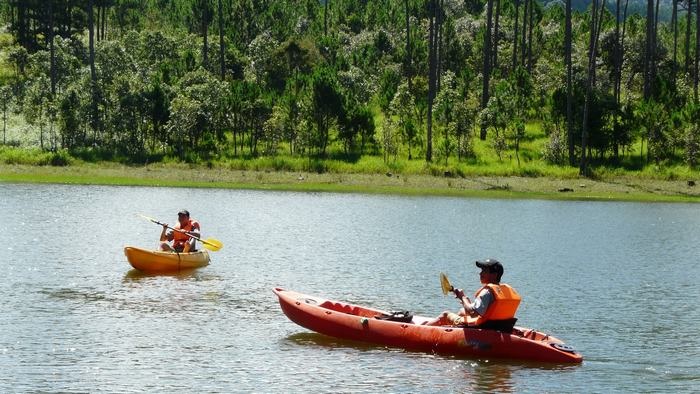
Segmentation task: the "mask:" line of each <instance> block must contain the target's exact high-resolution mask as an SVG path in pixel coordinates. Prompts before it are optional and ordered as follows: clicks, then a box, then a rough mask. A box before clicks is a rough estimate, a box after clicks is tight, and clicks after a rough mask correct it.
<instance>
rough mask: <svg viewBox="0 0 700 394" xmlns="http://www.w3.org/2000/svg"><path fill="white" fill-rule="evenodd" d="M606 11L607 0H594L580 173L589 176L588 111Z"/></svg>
mask: <svg viewBox="0 0 700 394" xmlns="http://www.w3.org/2000/svg"><path fill="white" fill-rule="evenodd" d="M649 1H653V0H649ZM598 9H600V15H597V13H598ZM604 11H605V0H603V3H602V4H600V7H598V0H593V4H592V7H591V18H592V20H593V21H595V22H594V23H592V24H591V36H590V41H589V45H590V46H589V51H588V81H587V83H586V98H585V101H584V104H583V127H582V129H581V165H580V167H579V175H582V176H588V152H587V149H588V112H589V109H590V105H591V99H592V97H591V96H593V87H594V82H595V77H594V75H595V68H596V67H595V66H596V52H597V50H598V48H597V47H598V36H599V34H600V27H601V25H602V24H603V23H602V22H603V12H604Z"/></svg>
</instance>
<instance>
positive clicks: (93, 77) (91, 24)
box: [87, 0, 99, 143]
mask: <svg viewBox="0 0 700 394" xmlns="http://www.w3.org/2000/svg"><path fill="white" fill-rule="evenodd" d="M87 11H88V13H87V14H88V15H87V16H88V36H89V38H88V46H89V51H90V85H91V93H92V129H93V131H94V133H95V141H94V142H95V143H97V132H98V130H99V126H98V124H99V122H98V119H97V116H98V114H97V72H96V71H95V18H94V6H93V0H88V10H87Z"/></svg>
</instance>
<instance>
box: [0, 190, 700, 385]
mask: <svg viewBox="0 0 700 394" xmlns="http://www.w3.org/2000/svg"><path fill="white" fill-rule="evenodd" d="M183 207H185V208H188V209H189V210H190V212H191V213H192V216H193V217H195V218H197V219H198V220H200V222H201V223H202V228H203V237H204V238H216V239H219V240H220V241H222V242H223V243H224V248H223V249H222V250H221V251H219V252H216V253H211V255H212V263H211V265H209V266H208V267H205V268H203V269H200V270H197V271H194V272H191V273H189V274H184V275H160V276H153V275H151V276H149V275H143V274H139V273H138V271H134V270H132V269H131V266H130V265H129V264H128V263H127V261H126V258H125V257H124V254H123V247H124V246H125V245H133V246H140V247H145V248H155V247H156V245H157V238H158V235H159V233H160V227H159V226H157V225H154V224H152V223H150V222H148V221H145V220H143V219H141V218H139V217H138V216H137V215H136V214H137V213H143V214H145V215H148V216H153V217H157V218H159V219H161V220H163V221H165V222H168V223H171V224H174V223H175V221H176V213H177V211H178V210H179V209H180V208H183ZM0 212H2V217H3V218H4V221H5V224H4V228H5V231H4V237H3V238H2V239H3V241H2V244H1V245H0V264H1V265H0V266H1V267H2V271H3V279H2V280H1V281H0V300H1V301H0V314H1V316H2V317H1V318H0V367H1V368H2V371H3V373H2V374H1V375H0V392H143V391H146V392H163V393H176V392H177V393H192V392H270V393H281V392H284V393H288V392H289V393H292V392H294V393H296V392H376V391H385V392H431V393H432V392H473V391H479V392H483V391H497V392H514V393H516V392H517V393H521V392H606V393H608V392H669V393H677V392H691V391H696V392H697V390H698V388H700V329H699V328H698V326H699V324H700V309H699V308H698V306H697V303H698V299H699V298H700V285H699V284H698V279H700V268H698V265H699V261H698V245H700V231H698V230H699V229H700V204H642V203H604V202H560V201H536V200H485V199H458V198H436V197H393V196H368V195H354V194H317V193H284V192H264V191H237V190H218V189H212V190H205V189H184V188H183V189H172V188H146V187H103V186H62V185H15V184H0ZM484 257H496V258H498V259H499V260H501V261H502V262H503V263H504V265H505V269H506V272H505V275H504V277H503V280H504V282H507V283H510V284H512V285H513V286H515V287H516V288H517V289H518V291H519V292H520V294H521V295H522V296H523V302H522V304H521V307H520V309H519V313H518V317H519V321H518V325H521V326H525V327H530V328H535V329H538V330H541V331H544V332H548V333H550V334H552V335H554V336H557V337H559V338H561V339H563V340H565V341H566V342H567V344H569V345H571V346H574V347H575V348H576V349H577V350H578V351H579V352H580V353H582V354H583V356H584V362H583V364H581V365H577V366H558V365H554V366H552V365H541V364H529V363H514V362H504V361H497V360H477V359H459V358H452V357H445V356H438V355H431V354H424V353H412V352H406V351H403V350H400V349H387V348H383V347H377V346H367V345H362V344H357V343H349V342H343V341H339V340H334V339H331V338H328V337H324V336H321V335H318V334H313V333H310V332H309V331H307V330H306V329H304V328H301V327H299V326H297V325H295V324H294V323H292V322H291V321H289V320H288V319H287V318H286V317H285V316H284V315H283V314H282V312H281V311H280V308H279V304H278V303H277V299H276V297H275V296H274V295H273V293H272V291H271V289H272V288H273V287H275V286H281V287H284V288H287V289H291V290H296V291H300V292H304V293H308V294H315V295H321V296H325V297H327V298H331V299H338V300H342V301H349V302H353V303H358V304H363V305H369V306H375V307H379V308H383V309H387V310H399V309H408V310H411V311H413V312H414V313H415V314H421V315H429V316H432V315H437V314H438V313H440V312H441V311H443V310H445V309H453V310H454V309H456V308H457V303H456V301H455V300H454V298H452V297H443V296H442V293H441V291H440V283H439V279H438V274H439V273H440V272H441V271H443V272H445V273H447V274H448V275H449V277H450V279H451V281H452V282H453V283H454V284H455V285H456V286H458V287H462V288H465V289H468V292H473V291H474V290H476V288H477V287H478V269H477V268H476V267H475V266H474V260H476V259H478V258H484Z"/></svg>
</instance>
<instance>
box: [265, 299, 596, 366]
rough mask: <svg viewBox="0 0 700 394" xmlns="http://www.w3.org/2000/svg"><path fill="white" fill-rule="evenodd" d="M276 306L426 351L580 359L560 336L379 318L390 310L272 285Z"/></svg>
mask: <svg viewBox="0 0 700 394" xmlns="http://www.w3.org/2000/svg"><path fill="white" fill-rule="evenodd" d="M273 292H274V293H275V294H276V295H277V297H279V302H280V306H281V307H282V311H283V312H284V314H285V315H287V317H288V318H289V319H290V320H292V321H293V322H294V323H296V324H298V325H300V326H302V327H305V328H307V329H309V330H312V331H316V332H318V333H321V334H325V335H329V336H332V337H336V338H341V339H349V340H355V341H363V342H370V343H374V344H378V345H383V346H391V347H398V348H404V349H407V350H415V351H422V352H429V353H438V354H445V355H455V356H464V357H473V358H484V359H492V358H498V359H515V360H527V361H537V362H551V363H580V362H581V361H582V360H583V357H582V356H581V354H579V353H577V352H576V351H575V350H574V349H573V348H572V347H570V346H568V345H566V344H564V342H562V341H561V340H559V339H557V338H555V337H553V336H551V335H547V334H545V333H541V332H538V331H535V330H532V329H528V328H523V327H517V326H514V327H513V328H509V329H505V330H500V331H499V330H491V329H479V328H473V327H465V326H426V325H423V324H421V323H425V322H427V321H429V320H431V318H427V317H420V316H413V318H412V320H411V321H410V322H399V321H390V320H383V319H380V318H379V317H380V316H386V315H389V314H390V313H388V312H386V311H381V310H377V309H372V308H367V307H362V306H358V305H352V304H347V303H343V302H339V301H331V300H327V299H324V298H320V297H315V296H310V295H306V294H301V293H297V292H294V291H289V290H284V289H282V288H279V287H278V288H275V289H273Z"/></svg>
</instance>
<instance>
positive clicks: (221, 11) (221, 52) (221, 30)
mask: <svg viewBox="0 0 700 394" xmlns="http://www.w3.org/2000/svg"><path fill="white" fill-rule="evenodd" d="M221 2H222V0H219V58H220V59H221V80H222V81H223V80H224V78H226V56H225V55H226V52H225V50H224V49H225V48H224V7H223V4H222V3H221Z"/></svg>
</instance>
